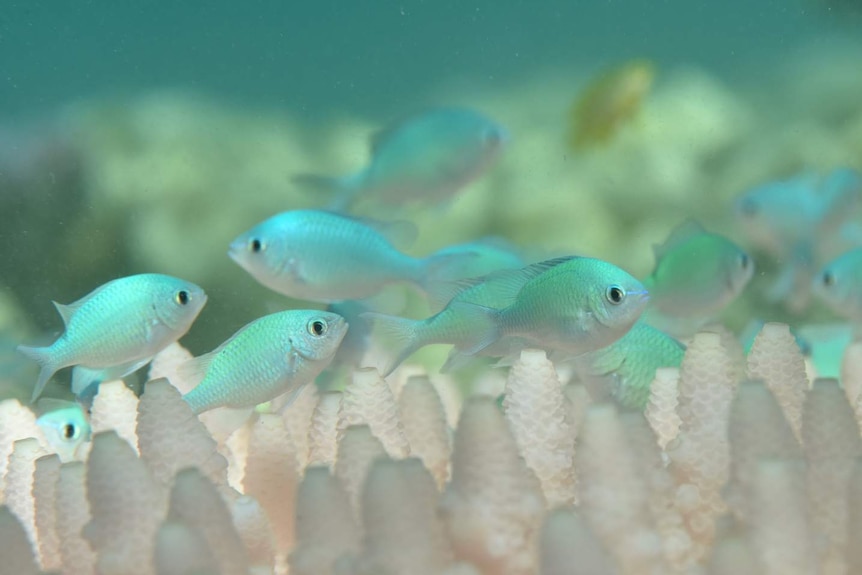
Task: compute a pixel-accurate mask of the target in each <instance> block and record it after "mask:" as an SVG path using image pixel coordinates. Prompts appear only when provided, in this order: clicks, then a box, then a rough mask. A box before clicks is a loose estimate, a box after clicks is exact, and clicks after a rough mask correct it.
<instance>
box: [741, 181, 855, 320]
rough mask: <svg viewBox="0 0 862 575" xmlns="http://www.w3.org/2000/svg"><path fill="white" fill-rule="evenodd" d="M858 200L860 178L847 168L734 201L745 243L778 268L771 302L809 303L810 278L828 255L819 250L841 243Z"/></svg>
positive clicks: (767, 188)
mask: <svg viewBox="0 0 862 575" xmlns="http://www.w3.org/2000/svg"><path fill="white" fill-rule="evenodd" d="M860 200H862V177H860V174H859V173H858V172H857V171H855V170H852V169H848V168H837V169H834V170H832V171H830V172H828V173H826V174H823V175H821V174H818V173H816V172H813V171H806V172H802V173H801V174H798V175H797V176H794V177H792V178H790V179H787V180H783V181H776V182H770V183H767V184H763V185H760V186H757V187H755V188H753V189H751V190H749V191H747V192H745V193H743V194H742V195H741V196H740V197H739V198H737V200H736V202H735V203H734V211H735V214H736V217H737V219H738V221H739V222H740V224H741V225H742V227H743V229H744V231H745V233H746V235H747V236H748V238H749V240H750V241H751V242H752V243H753V244H754V245H756V246H757V247H758V248H760V249H762V250H764V251H766V252H768V253H770V254H771V255H773V256H774V257H775V258H776V259H777V260H778V261H779V263H781V265H782V269H781V272H780V274H779V277H778V278H777V279H776V280H775V282H774V284H773V286H772V287H771V289H770V291H769V294H768V295H769V297H770V299H772V300H774V301H784V302H785V303H786V304H787V305H788V306H789V307H790V308H791V309H793V310H796V311H800V310H802V309H804V307H805V306H806V305H807V304H808V299H809V294H810V289H809V288H810V284H811V277H812V276H813V275H814V274H815V273H816V271H817V266H818V262H819V261H821V260H822V259H823V258H824V257H830V255H829V254H824V253H822V250H823V248H828V247H832V246H834V245H835V244H836V242H837V243H838V244H841V243H842V242H844V241H846V240H845V238H842V237H841V236H842V235H845V232H842V231H841V230H846V229H847V227H846V224H847V222H848V220H849V219H850V218H852V217H853V215H854V212H855V211H856V210H857V208H858V207H859V205H860Z"/></svg>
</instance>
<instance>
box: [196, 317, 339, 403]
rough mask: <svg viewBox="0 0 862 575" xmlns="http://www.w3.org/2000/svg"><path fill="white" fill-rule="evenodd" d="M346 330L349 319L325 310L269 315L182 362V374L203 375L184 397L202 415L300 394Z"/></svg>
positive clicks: (333, 350) (319, 369) (319, 370)
mask: <svg viewBox="0 0 862 575" xmlns="http://www.w3.org/2000/svg"><path fill="white" fill-rule="evenodd" d="M345 333H347V322H345V321H344V318H342V317H341V316H339V315H336V314H334V313H329V312H325V311H317V310H289V311H283V312H278V313H274V314H271V315H267V316H264V317H262V318H260V319H257V320H255V321H253V322H251V323H249V324H248V325H246V326H245V327H243V328H242V329H240V330H239V331H238V332H237V333H236V334H234V335H233V336H232V337H231V338H230V339H228V340H227V341H226V342H225V343H223V344H222V345H221V346H219V347H218V348H216V349H215V350H214V351H212V352H210V353H208V354H205V355H203V356H200V357H197V358H194V359H192V360H190V361H188V362H187V363H185V364H183V365H181V366H180V373H181V375H183V376H185V377H190V378H195V377H202V379H201V380H200V383H199V384H198V385H197V386H196V387H195V388H194V389H192V390H191V391H190V392H189V393H187V394H186V395H184V396H183V399H185V400H186V402H187V403H188V404H189V406H191V408H192V410H193V411H194V412H195V413H196V414H198V413H203V412H205V411H208V410H210V409H215V408H218V407H228V408H236V409H239V408H250V407H254V406H255V405H258V404H260V403H266V402H268V401H271V400H273V399H275V398H276V397H278V396H280V395H283V394H291V395H292V396H293V397H295V394H296V393H297V392H298V391H299V390H300V389H302V387H303V386H304V385H305V384H307V383H309V382H311V381H313V380H314V378H315V377H317V375H318V374H319V373H320V372H321V371H323V369H325V368H326V367H327V366H328V365H329V364H330V362H331V361H332V358H333V357H335V353H336V351H337V350H338V346H339V344H340V343H341V340H342V339H343V338H344V335H345ZM289 401H290V400H288V402H289Z"/></svg>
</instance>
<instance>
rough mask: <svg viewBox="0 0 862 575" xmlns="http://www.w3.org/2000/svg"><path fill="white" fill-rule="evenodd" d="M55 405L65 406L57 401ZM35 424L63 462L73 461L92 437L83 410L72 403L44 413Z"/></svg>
mask: <svg viewBox="0 0 862 575" xmlns="http://www.w3.org/2000/svg"><path fill="white" fill-rule="evenodd" d="M51 401H54V400H51ZM57 403H64V404H67V402H59V401H58V402H57ZM36 423H37V424H38V425H39V427H40V428H41V430H42V433H43V434H44V435H45V439H47V440H48V443H50V444H51V446H52V447H53V448H54V450H55V451H56V452H57V454H58V455H59V456H60V458H61V460H63V461H64V462H65V461H69V460H72V459H74V458H75V456H76V452H77V450H78V448H79V447H80V446H81V445H82V444H84V443H86V442H88V441H90V438H91V435H92V429H91V428H90V422H89V421H88V420H87V416H86V415H85V414H84V410H83V409H82V408H81V406H80V405H78V404H77V403H73V402H68V404H67V405H65V406H63V407H60V408H59V409H53V410H51V411H48V412H46V413H44V414H43V415H42V416H40V417H39V418H38V419H37V420H36Z"/></svg>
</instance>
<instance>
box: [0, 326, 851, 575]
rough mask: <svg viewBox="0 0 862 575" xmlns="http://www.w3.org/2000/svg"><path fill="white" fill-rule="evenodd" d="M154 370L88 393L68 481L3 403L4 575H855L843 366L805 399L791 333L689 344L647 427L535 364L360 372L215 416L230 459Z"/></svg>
mask: <svg viewBox="0 0 862 575" xmlns="http://www.w3.org/2000/svg"><path fill="white" fill-rule="evenodd" d="M166 353H168V354H169V355H168V356H167V357H163V358H161V359H160V361H157V362H156V365H157V366H158V369H154V372H153V373H154V375H158V376H160V378H159V379H155V380H152V381H150V382H148V383H147V384H146V385H145V386H144V391H143V394H142V395H141V397H140V398H137V397H135V395H134V394H133V393H132V392H131V391H130V390H128V389H127V388H125V387H124V386H123V384H122V383H120V382H111V383H108V384H103V385H102V386H101V388H100V392H99V395H97V396H96V399H95V402H94V406H93V414H92V418H93V420H94V425H95V426H97V427H98V429H99V431H98V432H96V433H95V434H94V436H93V439H92V442H91V445H90V448H89V449H86V450H78V452H77V456H78V457H79V458H80V459H81V460H80V461H69V462H61V460H60V459H59V458H58V456H57V455H56V454H53V453H52V452H51V448H50V445H49V444H48V443H47V442H46V440H45V438H44V437H42V435H41V433H40V432H39V428H38V426H36V425H35V419H34V416H33V414H32V413H31V412H30V410H29V409H28V408H26V407H24V406H22V405H21V404H19V403H18V402H17V401H15V400H8V401H4V402H2V403H0V414H2V416H3V417H0V471H2V482H0V486H2V491H0V493H2V497H3V503H4V504H3V505H0V558H2V559H0V575H6V574H9V575H29V574H34V575H35V574H38V573H62V574H63V575H96V574H99V575H112V574H117V575H121V574H122V575H138V574H140V575H157V574H158V575H169V574H171V575H172V574H177V575H180V574H182V575H199V574H208V575H214V574H220V575H258V574H263V573H270V574H289V575H383V574H395V575H400V574H403V575H424V574H429V575H532V574H536V575H564V574H565V575H569V574H589V575H602V574H621V575H641V574H665V573H670V574H691V575H701V574H706V573H709V574H713V575H720V574H731V573H733V574H749V573H752V574H753V573H766V574H772V573H775V574H782V575H787V574H795V573H799V574H812V573H823V574H830V575H831V574H836V575H838V574H847V575H850V574H852V573H858V572H860V571H862V552H860V550H859V547H860V546H859V545H858V544H857V543H858V542H857V541H856V538H857V535H858V534H859V533H860V532H862V435H860V428H859V421H860V419H859V413H860V410H859V403H860V398H859V392H858V390H859V389H862V369H860V368H859V365H860V364H862V362H860V360H859V357H858V356H859V351H858V349H857V348H856V347H855V346H851V347H850V348H848V352H847V354H846V355H845V363H844V367H843V370H842V379H843V385H839V382H838V381H837V380H835V379H815V380H814V381H813V384H812V385H809V384H808V381H809V379H808V375H807V372H806V366H805V362H804V361H803V359H802V358H801V356H799V355H798V354H797V353H796V351H795V343H794V341H793V338H792V337H790V334H789V331H787V330H786V328H785V326H781V325H777V324H767V325H766V326H765V327H764V328H763V330H762V332H761V334H760V335H759V336H758V338H757V340H756V341H755V344H754V347H753V349H752V352H751V353H750V354H749V356H748V358H747V359H746V358H745V357H744V356H743V355H741V354H740V353H739V350H738V349H735V348H734V347H733V346H732V345H731V344H730V343H729V342H728V340H727V338H726V337H725V336H724V334H722V332H721V331H718V332H716V331H704V332H701V333H699V334H697V335H696V336H695V337H694V339H693V340H692V342H691V343H690V345H689V347H688V349H687V351H686V355H685V358H684V360H683V362H682V365H681V366H680V368H679V370H661V371H659V372H658V373H657V374H656V377H655V380H654V382H653V387H652V390H651V397H650V401H649V404H648V406H647V408H646V410H645V413H638V412H631V411H621V410H620V409H619V408H617V407H616V406H615V405H613V404H611V403H604V402H601V401H599V402H595V401H593V400H592V399H591V398H590V397H589V395H588V393H587V389H586V388H585V387H584V386H583V385H582V384H581V383H579V382H577V381H572V382H568V383H562V382H561V379H560V377H559V373H560V372H558V371H557V370H556V369H555V366H554V365H553V364H552V363H551V362H550V361H549V360H548V358H547V357H546V355H545V354H544V353H543V352H540V351H536V350H525V351H524V352H522V354H521V356H520V358H518V359H517V360H516V361H515V362H514V364H513V365H512V367H511V368H510V369H509V373H508V378H507V379H505V381H503V380H499V378H497V379H498V380H499V381H497V382H496V383H494V384H493V385H491V384H490V383H489V382H490V381H491V380H490V379H489V378H488V377H487V376H483V378H484V379H483V383H481V385H480V386H479V390H478V391H474V393H473V394H471V395H470V396H468V397H465V398H461V397H458V396H456V395H454V394H453V393H452V392H451V387H450V385H449V383H448V382H447V380H446V379H445V378H442V377H438V376H428V375H425V374H424V373H423V372H420V371H419V370H417V369H415V368H413V367H410V368H409V369H404V370H403V373H402V374H401V375H397V376H395V378H394V379H393V380H392V381H391V382H387V381H386V380H384V379H383V378H381V377H380V375H379V374H378V373H377V371H376V370H375V369H373V368H371V369H363V370H360V371H357V372H356V373H354V374H353V376H352V378H350V381H349V382H348V383H347V385H346V386H345V388H344V390H343V391H339V392H318V391H317V390H315V389H307V390H305V391H303V392H302V393H301V394H300V395H299V396H298V397H297V398H296V399H295V401H293V402H292V403H289V404H288V405H281V406H279V405H277V403H276V404H271V405H270V406H269V407H268V409H269V410H271V411H267V407H262V408H259V409H258V410H257V411H256V412H254V413H252V414H251V415H250V416H248V417H247V418H245V419H242V418H240V419H237V414H236V413H223V414H214V415H212V416H211V421H210V422H209V423H210V424H213V425H214V424H216V423H217V424H219V426H220V427H219V428H220V429H224V430H230V429H231V426H232V427H233V428H232V431H230V433H229V435H228V436H227V437H226V438H225V439H224V440H219V439H218V438H216V437H213V436H212V434H211V432H210V431H209V429H210V428H209V427H208V426H206V425H204V424H203V423H202V421H201V419H202V418H199V417H196V416H194V415H193V414H192V412H191V410H190V409H189V408H188V406H187V405H186V404H185V403H184V402H183V401H182V399H181V394H180V392H179V391H178V390H177V387H180V388H182V386H183V384H184V382H175V381H174V380H172V379H171V378H172V377H173V378H174V379H176V378H177V375H176V373H175V370H173V368H172V364H171V361H173V360H172V359H171V358H179V359H177V361H179V360H181V358H182V357H183V356H184V354H183V352H182V349H181V348H178V346H176V347H173V348H171V349H170V350H168V351H167V352H166ZM504 373H505V372H504ZM495 377H496V376H495ZM500 391H502V394H503V397H502V402H500V398H499V397H497V393H499V392H500ZM488 392H490V393H492V394H493V395H487V393H488ZM103 394H104V395H103ZM278 408H281V411H280V412H276V411H272V410H275V409H278ZM451 410H455V413H456V414H457V415H458V419H457V421H456V422H455V425H452V424H451V422H450V417H451V415H450V411H451ZM576 478H577V481H576Z"/></svg>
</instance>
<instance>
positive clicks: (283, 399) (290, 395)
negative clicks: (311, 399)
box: [271, 384, 307, 413]
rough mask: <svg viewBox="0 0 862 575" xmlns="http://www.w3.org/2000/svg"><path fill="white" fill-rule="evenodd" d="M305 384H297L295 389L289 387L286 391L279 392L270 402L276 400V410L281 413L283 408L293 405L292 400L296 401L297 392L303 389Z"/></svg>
mask: <svg viewBox="0 0 862 575" xmlns="http://www.w3.org/2000/svg"><path fill="white" fill-rule="evenodd" d="M306 385H307V384H303V385H300V386H297V388H296V389H291V390H290V391H288V392H287V393H283V394H281V395H280V396H278V397H277V398H275V399H273V400H272V402H271V403H275V402H276V401H278V403H279V404H280V407H279V409H278V412H279V413H283V412H284V410H285V409H287V408H288V407H290V406H291V405H293V402H294V401H296V398H297V397H299V393H300V392H301V391H302V390H303V389H305V386H306Z"/></svg>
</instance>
